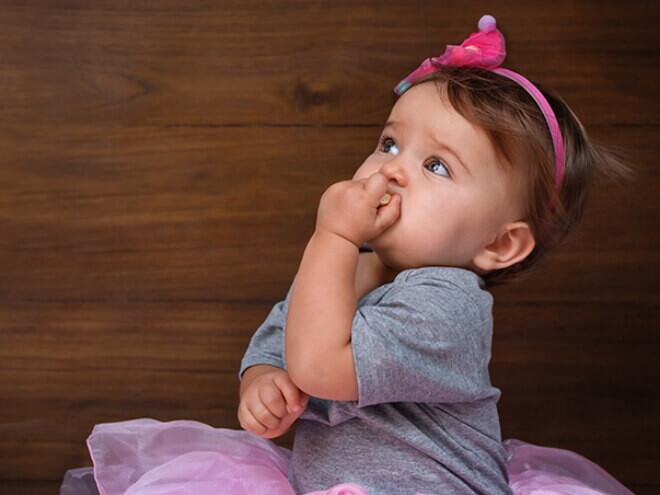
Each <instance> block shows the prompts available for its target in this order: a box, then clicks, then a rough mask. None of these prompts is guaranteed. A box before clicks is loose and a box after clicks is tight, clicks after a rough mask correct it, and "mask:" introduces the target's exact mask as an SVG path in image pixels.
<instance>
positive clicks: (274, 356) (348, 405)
mask: <svg viewBox="0 0 660 495" xmlns="http://www.w3.org/2000/svg"><path fill="white" fill-rule="evenodd" d="M290 295H291V291H289V295H288V296H287V299H286V300H285V301H282V302H280V303H278V304H276V305H275V306H274V308H273V309H272V311H271V313H270V314H269V316H268V318H267V319H266V321H265V322H264V323H263V324H262V325H261V327H259V329H258V330H257V332H256V333H255V335H254V337H253V338H252V341H251V342H250V345H249V347H248V350H247V352H246V354H245V356H244V358H243V362H242V364H241V375H242V373H243V372H244V371H245V369H247V368H248V367H250V366H253V365H256V364H270V365H273V366H277V367H280V368H284V369H286V363H285V360H284V358H283V355H284V326H285V322H286V311H287V307H288V301H289V298H290ZM491 340H492V297H491V295H490V294H489V293H488V292H486V291H485V290H484V289H483V281H482V280H481V278H480V277H479V276H477V275H476V274H474V273H472V272H470V271H468V270H464V269H459V268H447V267H425V268H416V269H410V270H405V271H403V272H401V273H399V274H398V275H397V277H396V279H395V280H394V281H393V282H392V283H389V284H386V285H383V286H381V287H378V288H376V289H374V290H373V291H371V292H370V293H368V294H366V295H365V296H364V297H362V298H361V299H360V300H359V301H358V304H357V311H356V313H355V317H354V319H353V327H352V330H351V343H352V347H353V354H354V360H355V370H356V375H357V380H358V394H359V399H358V400H357V401H328V400H321V399H317V398H311V399H310V402H309V405H308V407H307V409H306V410H305V412H304V413H303V414H302V416H301V417H300V420H299V421H298V423H297V427H296V435H295V440H294V447H293V456H292V459H291V465H290V467H289V479H290V481H291V483H292V484H293V486H294V489H295V490H296V493H306V492H310V491H313V490H322V489H327V488H330V487H331V486H333V485H336V484H338V483H342V482H349V481H350V482H354V483H358V484H360V485H362V486H364V487H365V488H367V489H368V490H369V491H370V493H371V495H398V494H401V495H413V494H415V493H417V492H419V493H426V494H438V495H440V494H442V495H448V494H452V495H453V494H456V495H458V494H488V495H500V494H507V495H509V494H510V493H511V491H510V489H509V486H508V484H507V471H506V454H505V451H504V448H503V446H502V444H501V437H500V426H499V418H498V414H497V406H496V404H497V400H498V399H499V396H500V391H499V390H498V389H497V388H495V387H493V386H492V385H491V383H490V378H489V374H488V363H489V360H490V353H491Z"/></svg>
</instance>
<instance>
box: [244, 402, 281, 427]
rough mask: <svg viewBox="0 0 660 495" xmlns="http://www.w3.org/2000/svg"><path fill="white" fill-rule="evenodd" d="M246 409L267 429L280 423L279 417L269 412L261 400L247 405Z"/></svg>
mask: <svg viewBox="0 0 660 495" xmlns="http://www.w3.org/2000/svg"><path fill="white" fill-rule="evenodd" d="M248 411H249V412H250V414H252V417H254V419H255V420H256V421H257V422H258V423H259V424H261V425H262V426H265V427H266V428H267V429H273V428H277V427H278V426H279V425H280V421H281V420H280V418H278V417H277V416H275V415H274V414H273V413H271V412H270V411H269V410H268V408H267V407H266V406H265V405H263V404H262V403H261V402H257V403H256V404H252V405H249V406H248Z"/></svg>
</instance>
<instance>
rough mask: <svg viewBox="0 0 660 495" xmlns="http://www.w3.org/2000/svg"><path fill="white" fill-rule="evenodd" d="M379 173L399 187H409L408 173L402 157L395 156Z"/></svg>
mask: <svg viewBox="0 0 660 495" xmlns="http://www.w3.org/2000/svg"><path fill="white" fill-rule="evenodd" d="M379 172H380V173H381V174H383V175H384V176H385V177H387V179H388V180H389V181H393V182H395V183H396V185H398V186H399V187H406V186H407V185H408V172H406V169H405V166H404V161H403V160H402V157H401V156H395V157H393V158H392V159H391V160H389V161H388V162H387V163H385V164H383V165H382V166H381V167H380V170H379Z"/></svg>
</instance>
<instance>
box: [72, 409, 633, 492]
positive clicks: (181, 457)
mask: <svg viewBox="0 0 660 495" xmlns="http://www.w3.org/2000/svg"><path fill="white" fill-rule="evenodd" d="M87 445H88V447H89V451H90V454H91V456H92V460H93V462H94V468H93V471H92V468H83V469H78V470H72V471H69V472H68V473H67V476H66V477H65V479H64V482H63V484H62V488H61V491H60V494H61V495H78V494H81V495H82V494H85V495H87V494H90V495H91V494H96V493H99V494H100V495H124V494H125V495H218V494H225V495H264V494H269V495H295V492H294V490H293V488H292V487H291V485H290V484H289V482H288V481H287V467H288V464H289V458H290V452H289V451H288V450H286V449H283V448H281V447H278V446H277V445H275V444H274V443H273V442H271V441H269V440H265V439H263V438H260V437H258V436H255V435H252V434H250V433H247V432H245V431H238V430H228V429H218V428H212V427H210V426H208V425H205V424H202V423H198V422H195V421H172V422H169V423H161V422H159V421H155V420H152V419H137V420H132V421H125V422H121V423H107V424H100V425H97V426H95V427H94V430H93V431H92V434H91V435H90V437H89V438H88V439H87ZM504 445H505V447H506V449H507V452H508V455H509V484H510V486H511V488H512V490H513V493H514V494H515V495H632V492H631V491H630V490H628V489H627V488H625V487H624V486H623V485H622V484H621V483H619V482H618V481H617V480H615V479H614V478H613V477H612V476H610V475H609V474H608V473H607V472H605V471H604V470H603V469H601V468H600V467H599V466H597V465H596V464H594V463H593V462H591V461H589V460H588V459H585V458H584V457H582V456H580V455H578V454H576V453H574V452H570V451H567V450H561V449H553V448H547V447H539V446H536V445H531V444H528V443H525V442H521V441H519V440H507V441H505V442H504ZM86 490H88V491H86ZM368 494H369V492H368V491H367V490H365V489H364V488H362V487H360V486H358V485H355V484H353V483H342V484H341V485H337V486H335V487H328V489H327V490H324V491H319V492H313V493H309V494H307V495H368ZM411 495H413V494H411ZM418 495H421V494H418Z"/></svg>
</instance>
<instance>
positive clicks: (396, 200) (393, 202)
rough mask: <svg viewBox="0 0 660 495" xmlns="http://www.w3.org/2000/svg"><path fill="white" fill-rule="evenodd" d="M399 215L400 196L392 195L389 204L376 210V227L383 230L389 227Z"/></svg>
mask: <svg viewBox="0 0 660 495" xmlns="http://www.w3.org/2000/svg"><path fill="white" fill-rule="evenodd" d="M400 215H401V196H400V195H399V194H393V195H392V198H391V199H390V202H389V203H387V204H386V205H384V206H381V207H380V208H378V215H377V216H376V225H378V227H380V228H381V229H383V230H386V229H387V228H389V227H391V226H392V225H393V224H394V222H396V221H397V220H398V219H399V216H400Z"/></svg>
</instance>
